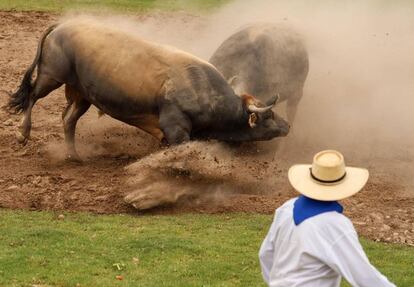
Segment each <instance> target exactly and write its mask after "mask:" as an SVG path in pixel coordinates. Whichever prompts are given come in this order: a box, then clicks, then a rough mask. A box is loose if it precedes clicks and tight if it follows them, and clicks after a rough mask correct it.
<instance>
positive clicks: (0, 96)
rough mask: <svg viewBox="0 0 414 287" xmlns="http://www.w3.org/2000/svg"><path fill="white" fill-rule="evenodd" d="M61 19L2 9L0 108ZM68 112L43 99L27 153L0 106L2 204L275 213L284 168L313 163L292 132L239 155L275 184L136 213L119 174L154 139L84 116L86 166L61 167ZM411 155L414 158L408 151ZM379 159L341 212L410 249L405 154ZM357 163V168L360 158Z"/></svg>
mask: <svg viewBox="0 0 414 287" xmlns="http://www.w3.org/2000/svg"><path fill="white" fill-rule="evenodd" d="M57 18H58V15H54V14H49V13H39V12H30V13H28V12H24V13H23V12H13V11H12V12H0V105H1V106H4V105H5V104H6V102H7V99H8V96H7V92H12V91H14V90H15V89H16V87H17V86H18V85H19V83H20V80H21V78H22V75H23V72H24V71H25V69H26V68H27V67H28V65H29V63H31V61H32V59H33V57H34V54H35V50H36V46H37V41H38V39H39V37H40V35H41V33H42V31H43V30H44V29H45V28H46V27H47V26H48V25H49V24H51V23H53V22H54V21H56V19H57ZM64 107H65V100H64V95H63V89H62V88H61V89H59V90H57V91H55V92H53V93H52V94H51V95H49V96H48V97H47V98H45V99H44V100H41V101H39V102H38V103H37V105H36V107H35V109H34V112H33V128H32V134H31V139H30V141H29V142H28V144H27V145H26V146H24V147H23V146H21V145H19V144H18V143H17V141H16V138H15V131H16V128H17V126H18V124H19V121H20V115H14V114H10V113H9V112H8V111H7V110H5V109H1V111H0V163H1V168H0V207H2V208H11V209H27V210H56V211H61V210H65V211H89V212H95V213H130V214H166V215H168V214H179V213H183V212H198V213H222V212H253V213H265V214H271V213H273V211H274V209H275V208H277V207H278V206H279V205H280V204H281V203H283V202H284V201H285V200H287V199H289V198H291V197H293V196H295V195H296V193H295V192H294V190H293V189H292V188H291V187H290V185H289V184H288V181H287V178H286V174H287V169H288V167H289V166H290V165H291V164H292V163H294V162H296V161H300V160H305V159H306V160H307V161H309V160H311V157H310V156H309V155H311V154H313V153H314V152H315V151H317V150H315V148H314V147H307V146H306V145H305V144H304V143H303V142H296V141H295V136H294V135H292V136H291V137H288V138H286V139H278V140H276V143H277V144H278V145H279V144H280V145H281V147H280V148H278V151H277V152H273V153H269V152H268V151H267V152H262V151H261V149H262V146H260V145H258V146H257V147H255V151H254V152H250V153H248V154H247V155H242V156H241V159H243V158H245V159H247V158H248V159H249V163H248V164H247V165H246V166H245V169H247V170H251V172H252V174H260V172H261V171H262V170H263V169H264V170H265V171H266V172H265V173H263V174H262V175H260V176H262V177H268V176H271V177H272V184H271V185H266V186H262V187H261V188H258V189H255V188H254V185H255V184H256V183H257V184H259V183H260V181H261V178H260V176H258V177H257V178H256V179H253V180H252V184H251V185H252V186H250V187H248V188H240V189H238V192H235V191H234V190H233V191H232V192H228V193H221V192H219V193H218V192H217V190H215V191H214V192H213V193H214V196H213V197H211V196H201V197H200V196H197V197H195V196H193V195H190V196H186V197H183V199H182V200H179V201H178V202H177V203H176V204H173V205H168V206H164V207H158V208H155V209H152V210H150V211H146V212H138V211H136V209H134V208H133V207H132V206H131V205H129V204H127V203H125V202H124V199H123V198H124V196H125V195H126V194H127V193H128V192H130V191H131V187H130V184H129V183H128V179H129V176H130V171H127V170H125V167H126V166H128V165H129V164H131V163H134V162H135V161H137V160H138V159H141V158H145V157H148V156H151V154H152V153H154V152H159V147H158V143H157V141H156V140H154V139H153V138H151V137H150V136H149V135H147V134H145V133H144V132H141V131H138V130H136V129H135V128H132V127H129V126H127V125H125V124H122V123H120V122H117V121H115V120H112V119H110V118H108V117H103V118H98V115H97V111H96V110H95V109H90V110H89V111H88V113H87V114H86V115H85V116H84V117H83V118H82V119H81V120H80V122H79V123H78V129H77V141H78V149H79V152H80V155H81V157H82V158H84V162H83V163H71V162H67V161H65V160H64V157H65V147H64V144H63V142H64V139H63V128H62V125H61V112H62V111H63V109H64ZM264 147H266V144H264ZM256 149H257V150H256ZM263 149H265V150H266V148H263ZM407 154H410V153H409V152H408V151H407ZM269 156H270V157H271V160H269ZM408 158H409V156H408ZM252 159H256V160H252ZM217 160H218V161H220V160H221V159H220V158H218V159H217ZM381 160H382V161H383V162H382V163H384V164H385V163H386V164H387V166H392V167H394V172H393V173H386V172H385V171H384V170H382V169H378V168H377V169H376V168H375V166H377V165H375V164H373V163H372V162H370V167H371V165H372V169H370V172H371V178H370V181H369V183H368V184H367V186H366V188H365V189H364V191H363V192H361V193H359V194H358V195H357V196H355V197H353V198H351V199H348V200H345V201H344V206H345V213H346V214H347V215H348V216H349V217H350V218H351V219H352V220H353V222H354V224H355V226H356V228H357V229H358V231H359V232H360V234H361V235H363V236H365V237H368V238H371V239H373V240H377V241H386V242H399V243H405V244H409V245H414V197H413V196H412V186H411V185H407V184H402V183H401V180H400V178H399V177H398V176H396V175H395V174H396V173H397V172H396V171H397V170H398V169H399V168H403V167H404V166H408V165H412V161H411V160H409V159H407V157H404V156H402V157H400V158H397V159H395V160H394V162H389V159H388V158H387V157H384V158H381V157H379V158H378V159H376V163H381ZM356 162H357V163H362V162H364V159H363V158H361V159H359V160H356ZM235 173H237V170H235ZM225 176H227V177H231V176H232V174H231V173H229V174H226V175H225ZM254 180H256V181H257V182H255V181H254ZM206 192H208V189H207V191H206Z"/></svg>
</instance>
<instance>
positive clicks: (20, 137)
mask: <svg viewBox="0 0 414 287" xmlns="http://www.w3.org/2000/svg"><path fill="white" fill-rule="evenodd" d="M16 139H17V142H18V143H19V144H22V145H26V144H27V142H28V140H29V138H28V137H25V136H24V135H23V134H22V133H21V132H17V133H16Z"/></svg>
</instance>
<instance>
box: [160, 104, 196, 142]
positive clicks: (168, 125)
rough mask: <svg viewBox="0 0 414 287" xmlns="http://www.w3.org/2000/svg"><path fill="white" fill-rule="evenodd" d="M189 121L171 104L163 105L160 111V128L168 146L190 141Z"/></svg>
mask: <svg viewBox="0 0 414 287" xmlns="http://www.w3.org/2000/svg"><path fill="white" fill-rule="evenodd" d="M191 127H192V124H191V121H190V119H189V118H188V116H187V115H185V114H184V113H183V112H182V111H181V110H180V109H179V108H177V107H176V106H175V105H173V104H169V105H165V106H163V107H162V108H161V110H160V128H161V130H162V131H163V133H164V135H165V138H166V140H167V142H168V144H170V145H174V144H180V143H183V142H186V141H189V140H190V134H191Z"/></svg>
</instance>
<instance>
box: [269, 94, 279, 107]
mask: <svg viewBox="0 0 414 287" xmlns="http://www.w3.org/2000/svg"><path fill="white" fill-rule="evenodd" d="M279 100H280V96H279V94H276V95H274V96H271V97H270V98H269V99H268V100H267V101H266V106H274V105H276V104H277V103H278V102H279Z"/></svg>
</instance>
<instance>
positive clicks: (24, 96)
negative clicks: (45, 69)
mask: <svg viewBox="0 0 414 287" xmlns="http://www.w3.org/2000/svg"><path fill="white" fill-rule="evenodd" d="M56 26H57V25H52V26H50V27H49V28H48V29H47V30H46V31H45V32H43V35H42V37H41V38H40V41H39V44H38V46H37V52H36V56H35V58H34V60H33V63H32V64H31V65H30V67H29V68H28V69H27V70H26V72H25V73H24V77H23V80H22V82H21V84H20V86H19V88H18V89H17V91H16V92H15V93H13V94H11V95H10V100H9V102H8V107H9V108H10V109H14V110H15V111H16V112H17V113H20V112H24V111H26V110H27V108H28V107H29V102H30V94H31V92H32V90H33V85H32V75H33V72H34V70H35V68H36V66H37V64H38V63H39V60H40V56H41V54H42V49H43V43H44V41H45V39H46V37H47V35H49V33H50V32H52V31H53V30H54V29H55V28H56Z"/></svg>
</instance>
